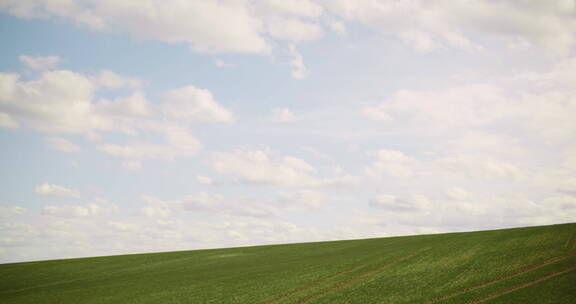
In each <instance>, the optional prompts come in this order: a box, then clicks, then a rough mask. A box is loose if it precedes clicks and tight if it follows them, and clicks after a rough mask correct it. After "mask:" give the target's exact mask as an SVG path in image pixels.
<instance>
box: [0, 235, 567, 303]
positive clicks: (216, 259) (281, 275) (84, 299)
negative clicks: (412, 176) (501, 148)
mask: <svg viewBox="0 0 576 304" xmlns="http://www.w3.org/2000/svg"><path fill="white" fill-rule="evenodd" d="M575 286H576V224H562V225H553V226H540V227H528V228H516V229H504V230H493V231H478V232H465V233H447V234H435V235H421V236H406V237H389V238H379V239H366V240H350V241H337V242H320V243H302V244H290V245H273V246H256V247H244V248H230V249H213V250H195V251H183V252H167V253H155V254H138V255H123V256H110V257H96V258H83V259H70V260H55V261H44V262H30V263H16V264H4V265H0V302H1V303H85V304H88V303H123V304H125V303H269V304H273V303H274V304H275V303H310V304H312V303H361V304H366V303H481V302H482V303H483V302H486V303H576V288H575Z"/></svg>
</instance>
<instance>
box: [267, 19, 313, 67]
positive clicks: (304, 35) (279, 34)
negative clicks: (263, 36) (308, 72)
mask: <svg viewBox="0 0 576 304" xmlns="http://www.w3.org/2000/svg"><path fill="white" fill-rule="evenodd" d="M266 27H267V30H268V33H270V35H271V36H272V37H274V38H277V39H282V40H289V41H307V40H316V39H318V38H320V37H322V36H323V35H324V30H323V29H322V27H321V26H320V25H319V24H316V23H312V22H305V21H302V20H300V19H297V18H277V19H271V20H269V21H268V22H267V23H266ZM294 56H296V55H294ZM300 60H301V59H300Z"/></svg>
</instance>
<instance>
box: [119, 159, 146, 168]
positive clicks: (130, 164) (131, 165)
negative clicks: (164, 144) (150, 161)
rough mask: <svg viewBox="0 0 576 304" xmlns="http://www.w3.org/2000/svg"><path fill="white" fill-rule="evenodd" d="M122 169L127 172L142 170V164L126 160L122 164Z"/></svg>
mask: <svg viewBox="0 0 576 304" xmlns="http://www.w3.org/2000/svg"><path fill="white" fill-rule="evenodd" d="M122 168H124V169H128V170H140V169H142V163H141V162H139V161H137V160H127V161H124V162H122Z"/></svg>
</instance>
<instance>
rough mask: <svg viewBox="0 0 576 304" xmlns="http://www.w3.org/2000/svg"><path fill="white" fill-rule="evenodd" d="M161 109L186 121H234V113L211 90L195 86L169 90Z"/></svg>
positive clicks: (170, 115) (165, 113)
mask: <svg viewBox="0 0 576 304" xmlns="http://www.w3.org/2000/svg"><path fill="white" fill-rule="evenodd" d="M160 110H161V111H162V113H163V114H164V115H166V116H168V117H171V118H175V119H181V120H184V121H215V122H232V121H233V116H232V113H231V112H230V111H229V110H227V109H226V108H224V107H222V106H221V105H220V104H219V103H218V102H217V101H216V100H214V97H213V96H212V93H210V91H208V90H206V89H198V88H195V87H193V86H187V87H183V88H180V89H176V90H172V91H169V92H167V93H166V96H165V101H164V103H163V104H162V105H160Z"/></svg>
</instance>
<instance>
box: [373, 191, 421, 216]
mask: <svg viewBox="0 0 576 304" xmlns="http://www.w3.org/2000/svg"><path fill="white" fill-rule="evenodd" d="M370 206H372V207H375V208H381V209H385V210H388V211H392V212H418V211H422V210H425V209H429V208H431V207H432V202H431V201H430V199H429V198H428V197H426V196H425V195H422V194H412V195H410V196H408V197H405V198H399V197H396V196H394V195H387V194H383V195H379V196H377V197H375V198H373V199H372V200H371V201H370Z"/></svg>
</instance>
